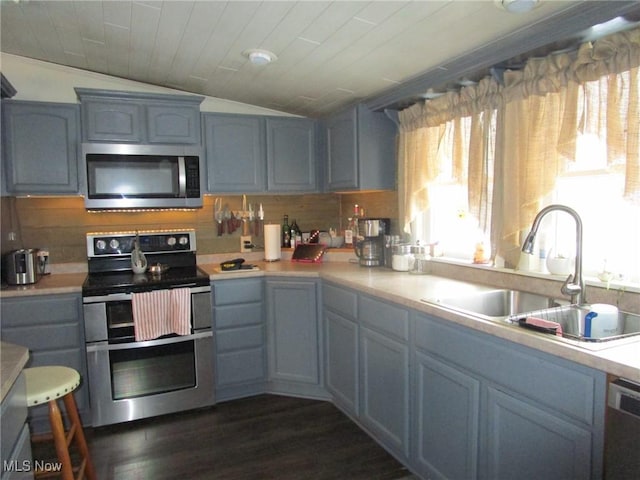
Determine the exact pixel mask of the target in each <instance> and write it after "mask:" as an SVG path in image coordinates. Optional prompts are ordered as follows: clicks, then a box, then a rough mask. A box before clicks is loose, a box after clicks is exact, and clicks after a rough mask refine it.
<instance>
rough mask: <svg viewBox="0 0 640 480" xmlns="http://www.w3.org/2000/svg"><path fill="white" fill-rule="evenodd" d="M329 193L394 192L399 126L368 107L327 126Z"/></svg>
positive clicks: (344, 114)
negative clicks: (357, 191) (397, 129)
mask: <svg viewBox="0 0 640 480" xmlns="http://www.w3.org/2000/svg"><path fill="white" fill-rule="evenodd" d="M325 134H326V138H325V141H326V149H327V152H326V156H327V162H326V189H327V190H328V191H351V190H392V189H395V187H396V148H395V145H396V140H395V137H396V126H395V124H394V122H393V121H392V120H391V119H389V118H388V117H387V116H386V115H385V114H384V113H381V112H372V111H371V110H368V109H367V108H366V107H365V106H364V105H358V106H356V107H353V108H351V109H348V110H345V111H343V112H341V113H339V114H337V115H335V116H334V117H331V118H329V119H328V120H327V121H326V123H325Z"/></svg>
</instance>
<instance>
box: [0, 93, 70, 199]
mask: <svg viewBox="0 0 640 480" xmlns="http://www.w3.org/2000/svg"><path fill="white" fill-rule="evenodd" d="M79 112H80V111H79V107H78V105H72V104H63V103H48V102H27V101H20V100H4V101H3V102H2V162H3V164H4V169H5V170H4V172H3V174H4V176H5V178H6V180H5V181H6V184H5V188H6V192H7V193H9V194H47V195H69V194H78V192H79V191H80V184H79V180H78V178H79V177H78V159H79V154H78V144H79V140H80V113H79Z"/></svg>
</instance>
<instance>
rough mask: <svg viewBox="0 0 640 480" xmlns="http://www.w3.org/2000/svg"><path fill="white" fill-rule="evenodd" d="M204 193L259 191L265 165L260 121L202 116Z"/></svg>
mask: <svg viewBox="0 0 640 480" xmlns="http://www.w3.org/2000/svg"><path fill="white" fill-rule="evenodd" d="M203 118H204V144H205V155H206V159H207V191H208V192H210V193H219V192H230V193H238V192H263V191H264V190H265V175H266V164H265V161H264V156H265V153H264V152H265V138H264V118H261V117H257V116H249V115H227V114H204V115H203Z"/></svg>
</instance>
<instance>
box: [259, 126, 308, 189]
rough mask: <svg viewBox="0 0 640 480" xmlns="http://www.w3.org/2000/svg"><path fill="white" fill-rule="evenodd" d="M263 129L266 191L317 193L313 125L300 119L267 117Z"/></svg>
mask: <svg viewBox="0 0 640 480" xmlns="http://www.w3.org/2000/svg"><path fill="white" fill-rule="evenodd" d="M266 127H267V189H268V190H269V191H273V192H313V191H317V182H316V158H315V151H316V145H315V143H316V142H315V122H314V121H313V120H307V119H301V118H267V120H266Z"/></svg>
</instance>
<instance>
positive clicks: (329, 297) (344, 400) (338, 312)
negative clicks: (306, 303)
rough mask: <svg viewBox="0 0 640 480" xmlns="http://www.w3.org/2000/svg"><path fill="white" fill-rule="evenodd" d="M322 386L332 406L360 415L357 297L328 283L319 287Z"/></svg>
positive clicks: (355, 415)
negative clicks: (321, 317)
mask: <svg viewBox="0 0 640 480" xmlns="http://www.w3.org/2000/svg"><path fill="white" fill-rule="evenodd" d="M322 301H323V307H324V308H323V315H324V317H323V323H324V340H325V345H324V363H325V385H326V388H327V391H328V392H329V393H330V394H331V396H332V397H333V402H334V403H335V404H336V405H337V406H338V407H340V408H341V409H342V410H344V411H345V412H346V413H348V414H349V415H351V416H353V417H357V416H358V415H360V388H359V384H360V382H359V378H360V371H359V365H360V362H359V360H358V358H359V348H358V346H359V340H358V338H359V328H358V323H357V321H358V295H357V293H356V292H353V291H350V290H346V289H344V288H340V287H338V286H336V285H332V284H330V283H326V282H325V283H324V284H323V285H322Z"/></svg>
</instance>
